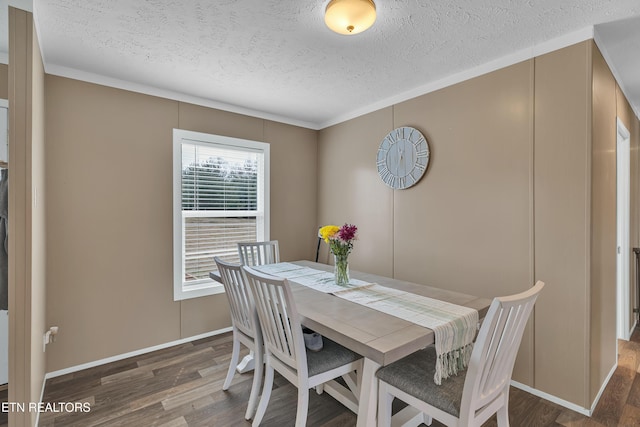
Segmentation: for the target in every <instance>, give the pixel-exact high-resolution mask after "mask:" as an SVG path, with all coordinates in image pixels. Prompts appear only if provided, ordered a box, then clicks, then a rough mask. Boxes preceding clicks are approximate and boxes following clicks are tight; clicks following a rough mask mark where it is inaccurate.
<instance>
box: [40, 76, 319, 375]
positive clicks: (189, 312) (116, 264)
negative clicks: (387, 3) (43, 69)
mask: <svg viewBox="0 0 640 427" xmlns="http://www.w3.org/2000/svg"><path fill="white" fill-rule="evenodd" d="M46 94H47V99H46V101H47V104H46V114H47V135H48V137H47V148H48V150H47V157H46V162H47V172H46V173H47V191H48V194H47V197H48V212H47V226H48V228H47V230H48V240H47V254H48V259H47V267H48V268H47V293H48V298H47V321H48V323H49V324H56V325H58V326H59V327H60V334H59V338H58V339H57V341H56V343H55V344H54V345H52V346H50V347H51V348H50V349H49V350H48V351H47V370H48V371H55V370H58V369H63V368H67V367H70V366H75V365H78V364H81V363H85V362H91V361H95V360H99V359H102V358H106V357H109V356H114V355H118V354H122V353H126V352H130V351H134V350H138V349H143V348H146V347H150V346H153V345H158V344H163V343H166V342H170V341H174V340H177V339H181V338H187V337H190V336H194V335H197V334H201V333H206V332H210V331H214V330H217V329H221V328H225V327H228V326H230V318H229V314H228V309H227V302H226V299H225V296H224V295H216V296H210V297H204V298H196V299H190V300H185V301H182V302H174V301H173V283H172V277H173V274H172V271H173V270H172V254H173V252H172V172H171V168H172V160H171V155H172V129H173V128H181V129H187V130H193V131H199V132H208V133H213V134H220V135H227V136H232V137H237V138H245V139H253V140H258V141H265V142H269V143H270V144H271V238H274V239H278V240H279V241H280V247H281V251H282V253H281V255H282V259H283V260H292V259H300V258H306V259H309V258H311V257H312V255H313V254H314V251H315V247H314V242H315V234H316V219H315V218H316V202H315V200H316V173H315V170H316V160H315V159H316V132H315V131H310V130H307V129H301V128H297V127H294V126H289V125H284V124H279V123H274V122H270V121H266V120H262V119H257V118H253V117H247V116H242V115H239V114H234V113H228V112H223V111H219V110H213V109H209V108H204V107H199V106H195V105H190V104H184V103H181V102H177V101H171V100H167V99H161V98H156V97H152V96H147V95H141V94H137V93H132V92H127V91H122V90H117V89H113V88H108V87H104V86H98V85H94V84H89V83H83V82H79V81H75V80H70V79H65V78H60V77H54V76H47V77H46ZM293 177H295V179H292V178H293Z"/></svg>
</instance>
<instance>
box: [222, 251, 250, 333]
mask: <svg viewBox="0 0 640 427" xmlns="http://www.w3.org/2000/svg"><path fill="white" fill-rule="evenodd" d="M214 260H215V262H216V265H217V266H218V272H219V273H220V277H221V279H222V285H223V286H224V290H225V293H226V295H227V299H228V300H229V310H230V311H231V320H232V321H233V326H235V327H236V328H237V329H238V330H239V331H240V332H242V333H244V334H245V335H248V336H249V337H252V338H256V337H258V335H259V334H260V329H259V323H258V317H257V313H256V309H255V305H254V303H253V299H252V297H251V291H250V290H249V287H248V286H247V284H246V282H245V277H244V273H243V272H242V266H241V265H237V264H230V263H228V262H225V261H223V260H221V259H220V258H218V257H215V258H214Z"/></svg>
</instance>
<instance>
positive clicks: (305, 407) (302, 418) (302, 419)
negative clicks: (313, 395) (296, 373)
mask: <svg viewBox="0 0 640 427" xmlns="http://www.w3.org/2000/svg"><path fill="white" fill-rule="evenodd" d="M308 411H309V389H308V388H307V387H305V385H304V384H299V387H298V412H297V413H296V427H305V426H306V425H307V412H308Z"/></svg>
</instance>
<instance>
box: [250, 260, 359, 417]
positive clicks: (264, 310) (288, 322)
mask: <svg viewBox="0 0 640 427" xmlns="http://www.w3.org/2000/svg"><path fill="white" fill-rule="evenodd" d="M243 269H244V271H245V273H246V277H247V282H248V283H249V288H250V289H251V293H252V295H253V299H254V301H255V305H256V310H257V312H258V319H259V321H260V327H261V329H262V335H263V337H264V347H265V352H266V362H265V379H264V386H263V389H262V396H261V397H260V403H259V405H258V410H257V412H256V415H255V417H254V419H253V427H257V426H259V425H260V422H261V421H262V418H263V416H264V414H265V412H266V409H267V405H268V404H269V399H270V397H271V389H272V387H273V376H274V370H275V371H278V372H279V373H280V374H281V375H282V376H283V377H285V378H286V379H287V380H288V381H289V382H290V383H292V384H293V385H295V386H296V387H297V388H298V407H297V413H296V423H295V425H296V427H303V426H304V425H305V424H306V421H307V412H308V409H309V389H310V388H314V387H317V386H321V385H322V384H323V383H325V382H327V381H330V380H332V379H335V378H338V377H343V378H344V379H345V382H346V383H347V385H348V386H349V388H351V391H352V392H353V393H354V394H355V395H356V396H358V395H359V393H358V389H359V386H360V385H359V384H355V383H353V381H352V379H351V378H350V377H349V376H348V374H350V373H352V372H354V371H359V372H360V371H361V369H362V356H360V355H359V354H357V353H354V352H353V351H351V350H349V349H347V348H345V347H343V346H341V345H339V344H337V343H335V342H333V341H331V340H329V339H327V338H324V345H323V348H322V350H319V351H317V352H313V351H307V350H306V349H305V345H304V338H303V336H302V327H301V325H300V317H299V315H298V311H297V309H296V305H295V302H294V299H293V295H292V293H291V287H290V285H289V282H288V281H287V279H284V278H278V277H274V276H269V275H266V274H262V273H260V272H258V271H256V270H253V269H252V268H250V267H247V266H244V267H243ZM358 383H359V381H358Z"/></svg>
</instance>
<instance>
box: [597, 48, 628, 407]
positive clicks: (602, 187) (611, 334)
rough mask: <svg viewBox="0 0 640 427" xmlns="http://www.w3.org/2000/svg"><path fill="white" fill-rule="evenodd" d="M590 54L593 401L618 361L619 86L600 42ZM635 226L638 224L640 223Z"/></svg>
mask: <svg viewBox="0 0 640 427" xmlns="http://www.w3.org/2000/svg"><path fill="white" fill-rule="evenodd" d="M591 49H592V73H593V77H592V80H593V86H592V88H593V94H592V95H593V102H592V105H593V110H592V138H591V141H592V142H591V319H590V320H591V325H590V334H591V335H590V337H591V352H590V356H591V362H590V368H591V373H590V394H589V399H590V400H589V401H590V402H591V401H593V400H594V399H595V398H596V396H597V394H598V392H599V391H600V386H601V385H602V383H603V382H604V380H605V379H606V378H607V376H608V375H609V373H610V371H611V368H612V367H613V366H614V365H615V363H616V361H617V351H616V350H617V348H616V347H617V346H616V342H617V341H616V312H617V310H616V303H617V301H616V291H617V287H616V245H617V243H616V241H617V237H616V223H617V218H616V212H617V207H616V185H617V179H616V109H617V107H616V82H615V79H614V77H613V74H611V71H610V70H609V67H608V66H607V63H606V62H605V60H604V58H603V57H602V55H601V54H600V51H599V50H598V48H597V47H596V45H595V43H591ZM633 222H634V223H636V224H637V219H636V221H633ZM630 258H631V256H630ZM631 265H633V264H631Z"/></svg>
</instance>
